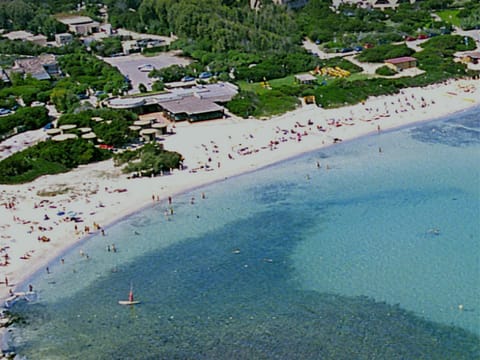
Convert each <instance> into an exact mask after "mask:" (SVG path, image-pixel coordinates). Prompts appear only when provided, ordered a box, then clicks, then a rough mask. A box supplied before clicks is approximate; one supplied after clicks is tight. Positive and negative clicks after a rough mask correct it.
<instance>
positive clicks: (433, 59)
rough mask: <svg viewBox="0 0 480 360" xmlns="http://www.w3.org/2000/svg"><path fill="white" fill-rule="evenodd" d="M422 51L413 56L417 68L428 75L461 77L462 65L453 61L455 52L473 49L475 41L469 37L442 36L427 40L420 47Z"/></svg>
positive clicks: (463, 68) (463, 71)
mask: <svg viewBox="0 0 480 360" xmlns="http://www.w3.org/2000/svg"><path fill="white" fill-rule="evenodd" d="M421 46H422V47H423V48H424V50H423V51H420V52H418V53H416V54H415V55H414V56H415V57H416V58H417V59H418V62H419V64H418V67H419V68H421V69H423V70H426V71H428V72H429V73H430V74H450V75H451V76H461V75H465V74H466V67H465V65H464V64H461V63H456V62H454V61H453V55H454V53H455V52H457V51H466V50H473V49H475V47H476V45H475V41H474V40H473V39H472V38H470V37H467V38H465V37H463V36H459V35H444V36H437V37H434V38H431V39H429V40H428V41H426V42H425V43H423V44H422V45H421Z"/></svg>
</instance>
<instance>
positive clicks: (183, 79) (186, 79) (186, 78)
mask: <svg viewBox="0 0 480 360" xmlns="http://www.w3.org/2000/svg"><path fill="white" fill-rule="evenodd" d="M193 80H195V78H194V77H193V76H184V77H183V78H182V81H183V82H187V81H193Z"/></svg>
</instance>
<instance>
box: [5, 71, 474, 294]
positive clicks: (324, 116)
mask: <svg viewBox="0 0 480 360" xmlns="http://www.w3.org/2000/svg"><path fill="white" fill-rule="evenodd" d="M463 89H468V91H463ZM464 97H467V99H468V100H467V99H465V98H464ZM470 100H471V101H470ZM409 102H410V103H411V104H412V105H411V108H412V109H410V110H408V105H407V103H409ZM413 102H415V105H417V103H419V102H420V103H424V104H425V107H420V108H419V107H418V106H415V105H413ZM477 106H480V82H479V81H475V80H458V81H451V82H449V83H448V84H442V85H434V86H429V87H426V88H409V89H405V90H404V91H403V92H402V93H400V94H396V95H391V96H381V97H376V98H369V99H368V100H367V101H366V102H365V103H364V104H357V105H354V106H348V107H343V108H338V109H329V110H325V109H321V108H318V107H316V106H315V105H307V106H304V107H302V108H300V109H297V110H295V111H293V112H290V113H287V114H283V115H281V116H278V117H275V118H272V119H269V120H267V121H261V120H255V119H239V118H236V117H231V118H228V119H223V120H213V121H208V122H204V123H194V124H190V123H179V124H177V125H176V127H175V132H176V134H175V135H170V136H167V137H165V139H164V140H163V143H164V146H165V148H166V149H168V150H175V151H178V152H180V153H181V154H182V155H183V156H184V157H185V162H184V163H185V165H186V169H185V170H181V171H180V170H174V171H173V173H172V174H170V175H164V176H159V177H155V178H139V179H127V177H126V175H123V174H120V171H119V169H117V168H114V167H113V161H112V160H108V161H105V162H102V163H95V164H91V165H86V166H81V167H79V168H77V169H75V170H73V171H71V172H69V173H65V174H58V175H48V176H43V177H41V178H39V179H36V180H35V181H33V182H31V183H28V184H22V185H0V203H2V202H10V203H13V204H14V206H13V207H12V208H7V206H2V207H1V209H0V214H1V217H2V219H4V220H2V222H1V223H0V236H1V238H0V246H1V249H3V250H2V251H0V254H1V255H2V257H5V254H8V259H7V258H5V263H6V262H8V263H9V264H8V265H4V266H2V267H3V269H2V273H1V274H0V298H1V299H2V300H5V299H6V298H7V297H8V296H9V290H10V289H11V290H12V291H23V290H24V289H23V287H25V286H26V285H27V283H28V280H29V279H30V278H31V277H32V276H34V275H35V274H37V273H38V272H39V271H41V269H42V267H45V266H48V265H49V264H51V263H53V262H54V261H57V260H58V259H59V258H61V256H62V255H63V254H65V253H66V252H69V251H71V250H72V249H74V248H75V247H77V246H79V245H80V244H81V243H82V242H84V241H86V240H87V239H88V238H89V237H90V236H92V235H93V234H95V233H98V232H100V230H95V231H89V229H87V227H89V228H92V229H94V228H95V226H94V225H95V224H98V225H99V226H101V229H103V230H104V231H105V232H106V235H107V236H108V229H109V227H111V226H114V225H115V224H116V223H118V222H119V221H121V220H123V219H124V218H126V217H128V216H131V215H132V214H134V213H137V212H139V211H142V210H144V209H146V208H148V207H150V206H153V205H156V204H159V203H160V204H162V206H163V205H164V204H165V206H166V207H167V208H168V207H169V206H170V205H169V204H168V203H167V199H168V197H169V196H171V197H173V206H174V205H175V197H176V196H178V195H179V194H181V193H185V192H189V191H194V190H195V189H197V188H200V187H203V186H205V185H208V184H212V183H215V182H218V181H223V180H225V179H227V178H231V177H235V176H240V175H243V174H247V173H250V172H253V171H256V170H259V169H261V168H265V167H269V166H272V165H274V164H276V163H279V162H282V161H285V160H288V159H294V158H296V157H298V156H302V155H304V154H306V153H309V152H312V151H316V150H319V149H322V148H325V147H328V146H332V145H334V144H335V142H339V141H335V139H341V140H340V141H351V140H354V139H358V138H360V137H364V136H371V135H373V134H375V133H381V132H386V131H394V130H397V129H399V128H404V127H411V126H414V125H415V124H418V123H420V122H426V121H434V120H437V119H439V118H441V117H445V116H449V115H452V114H454V113H458V112H461V111H465V110H467V109H470V108H474V107H477ZM367 109H370V110H367ZM403 109H407V110H406V111H403ZM387 114H388V115H387ZM369 116H370V117H371V118H370V119H369V118H368V117H369ZM332 119H333V122H332ZM319 127H320V128H321V129H322V130H319ZM298 134H300V135H298ZM245 149H246V150H245ZM241 154H243V155H241ZM230 157H231V158H230ZM205 165H208V166H209V167H208V169H207V170H206V167H205ZM202 166H203V168H202ZM195 169H196V170H195ZM194 170H195V171H194ZM49 191H50V192H52V194H53V193H58V194H56V195H55V196H45V195H46V194H47V192H49ZM59 211H62V212H64V213H68V212H69V211H73V212H75V213H77V214H78V215H79V217H81V218H82V219H83V222H80V223H73V222H71V221H68V220H67V219H66V218H65V217H62V216H58V215H57V213H58V212H59ZM12 217H13V219H14V220H13V223H12V222H11V219H12ZM47 217H48V219H47ZM92 224H93V225H92ZM75 225H76V227H77V229H75ZM40 228H42V229H40ZM82 229H83V230H82ZM43 236H45V237H46V238H48V239H49V241H45V242H44V241H39V240H38V238H39V237H43ZM27 254H28V256H27ZM22 257H23V259H22ZM7 260H9V261H7ZM4 278H5V279H8V284H6V280H4ZM2 282H3V283H2Z"/></svg>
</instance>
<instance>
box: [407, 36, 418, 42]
mask: <svg viewBox="0 0 480 360" xmlns="http://www.w3.org/2000/svg"><path fill="white" fill-rule="evenodd" d="M415 40H417V38H416V37H415V36H407V37H405V41H415Z"/></svg>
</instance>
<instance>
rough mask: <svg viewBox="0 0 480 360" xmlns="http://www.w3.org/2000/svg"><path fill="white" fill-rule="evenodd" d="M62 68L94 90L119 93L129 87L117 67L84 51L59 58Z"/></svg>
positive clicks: (77, 80) (78, 81)
mask: <svg viewBox="0 0 480 360" xmlns="http://www.w3.org/2000/svg"><path fill="white" fill-rule="evenodd" d="M59 63H60V67H61V69H62V70H63V71H64V72H65V73H67V74H68V75H69V76H71V77H73V78H74V79H75V81H76V82H77V83H79V84H85V85H88V86H89V87H90V88H92V89H94V90H100V91H105V92H106V93H113V94H118V93H120V92H121V91H122V90H126V89H127V88H128V83H127V82H126V80H125V78H124V76H123V75H122V74H121V73H120V72H119V71H118V69H117V68H115V67H113V66H111V65H109V64H107V63H105V62H103V61H101V60H99V59H97V58H96V57H95V56H93V55H89V54H87V53H84V52H75V53H73V54H68V55H64V56H62V57H61V58H60V59H59Z"/></svg>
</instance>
